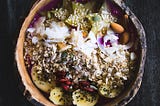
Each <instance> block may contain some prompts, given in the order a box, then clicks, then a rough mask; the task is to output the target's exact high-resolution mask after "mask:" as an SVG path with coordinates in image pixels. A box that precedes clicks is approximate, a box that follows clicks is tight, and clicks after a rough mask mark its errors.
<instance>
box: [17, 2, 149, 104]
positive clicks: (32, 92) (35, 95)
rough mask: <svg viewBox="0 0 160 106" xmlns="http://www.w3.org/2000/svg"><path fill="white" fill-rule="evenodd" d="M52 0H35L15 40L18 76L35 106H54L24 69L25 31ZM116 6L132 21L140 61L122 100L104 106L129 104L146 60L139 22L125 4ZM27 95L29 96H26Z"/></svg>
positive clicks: (143, 36)
mask: <svg viewBox="0 0 160 106" xmlns="http://www.w3.org/2000/svg"><path fill="white" fill-rule="evenodd" d="M51 1H52V0H37V1H36V2H35V4H34V5H33V7H32V8H31V10H30V12H29V15H28V16H27V17H26V19H25V21H24V22H23V25H22V27H21V29H20V33H19V37H18V40H17V46H16V52H15V59H16V63H17V68H18V72H19V74H20V77H21V80H22V83H23V85H24V87H25V90H24V95H25V96H27V99H28V100H29V101H30V102H32V103H33V104H35V105H36V106H41V105H45V106H56V105H54V104H53V103H52V102H50V101H49V100H47V99H46V98H45V97H44V96H43V95H42V93H41V92H40V91H39V90H38V89H37V88H36V86H35V85H34V84H33V82H32V80H31V78H30V76H29V74H28V72H27V70H26V67H25V63H24V59H23V42H24V39H25V34H26V30H27V28H28V27H29V25H30V23H31V21H32V19H33V18H34V16H35V14H36V13H37V12H38V11H39V10H40V9H41V8H42V7H43V6H45V5H47V4H48V3H49V2H51ZM113 1H114V2H115V3H116V4H117V5H118V6H120V7H121V8H122V9H123V10H125V13H126V14H127V15H129V17H130V19H131V20H132V22H133V24H134V25H135V27H136V29H137V32H138V34H139V38H140V42H141V59H140V66H139V70H138V73H137V77H136V79H135V81H134V82H133V84H132V86H131V88H130V89H129V90H128V91H127V92H126V93H124V94H123V97H122V98H120V99H119V98H117V99H118V100H117V99H115V100H113V101H112V102H110V103H109V104H106V105H105V106H113V105H118V106H124V105H126V104H127V103H128V102H130V101H131V100H132V99H133V97H134V96H135V95H136V94H137V92H138V90H139V88H140V86H141V82H142V77H143V73H144V64H145V60H146V51H147V46H146V35H145V31H144V28H143V26H142V24H141V23H140V21H139V20H138V19H137V17H136V16H135V15H134V13H133V12H132V11H131V10H130V9H129V8H128V7H127V6H126V5H125V3H124V2H123V1H122V0H120V1H121V2H120V3H119V2H117V0H113ZM28 93H29V95H28Z"/></svg>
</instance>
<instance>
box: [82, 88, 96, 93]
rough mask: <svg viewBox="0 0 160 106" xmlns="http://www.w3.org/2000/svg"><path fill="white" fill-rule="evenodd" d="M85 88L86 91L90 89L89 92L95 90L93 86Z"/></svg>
mask: <svg viewBox="0 0 160 106" xmlns="http://www.w3.org/2000/svg"><path fill="white" fill-rule="evenodd" d="M83 89H84V90H86V91H89V92H93V91H94V89H93V88H89V87H84V88H83Z"/></svg>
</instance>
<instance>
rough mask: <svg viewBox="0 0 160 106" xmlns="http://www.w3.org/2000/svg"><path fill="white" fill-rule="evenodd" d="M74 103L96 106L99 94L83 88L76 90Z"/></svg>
mask: <svg viewBox="0 0 160 106" xmlns="http://www.w3.org/2000/svg"><path fill="white" fill-rule="evenodd" d="M72 98H73V104H74V105H76V106H94V105H95V104H96V103H97V101H98V98H99V96H98V95H97V94H95V93H90V92H87V91H83V90H80V89H78V90H76V91H74V92H73V93H72Z"/></svg>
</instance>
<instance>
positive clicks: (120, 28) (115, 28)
mask: <svg viewBox="0 0 160 106" xmlns="http://www.w3.org/2000/svg"><path fill="white" fill-rule="evenodd" d="M110 26H111V28H112V30H113V31H114V32H116V33H122V32H124V28H123V26H121V25H120V24H117V23H115V22H112V23H111V25H110Z"/></svg>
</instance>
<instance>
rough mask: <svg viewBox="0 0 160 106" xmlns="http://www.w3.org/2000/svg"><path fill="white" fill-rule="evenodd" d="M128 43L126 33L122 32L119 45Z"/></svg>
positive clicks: (127, 34)
mask: <svg viewBox="0 0 160 106" xmlns="http://www.w3.org/2000/svg"><path fill="white" fill-rule="evenodd" d="M128 41H129V33H128V32H124V33H123V34H122V35H121V37H120V43H121V44H126V43H128Z"/></svg>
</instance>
